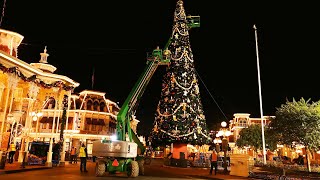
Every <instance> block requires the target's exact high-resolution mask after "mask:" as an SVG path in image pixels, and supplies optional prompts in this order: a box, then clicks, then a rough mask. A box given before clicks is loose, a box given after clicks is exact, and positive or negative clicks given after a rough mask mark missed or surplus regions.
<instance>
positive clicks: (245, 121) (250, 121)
mask: <svg viewBox="0 0 320 180" xmlns="http://www.w3.org/2000/svg"><path fill="white" fill-rule="evenodd" d="M233 116H234V118H233V119H232V120H230V122H229V128H230V131H231V132H232V135H233V139H234V140H233V141H234V142H235V141H237V139H238V138H239V133H240V131H241V130H242V129H243V128H247V127H248V126H250V125H254V124H258V125H261V118H251V117H250V114H248V113H235V114H233ZM271 118H274V116H263V122H264V125H265V126H268V125H269V123H270V122H271Z"/></svg>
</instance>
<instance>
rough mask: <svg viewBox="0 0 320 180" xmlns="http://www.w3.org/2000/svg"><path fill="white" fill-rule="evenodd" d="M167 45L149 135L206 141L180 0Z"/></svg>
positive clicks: (179, 140) (157, 139) (169, 140)
mask: <svg viewBox="0 0 320 180" xmlns="http://www.w3.org/2000/svg"><path fill="white" fill-rule="evenodd" d="M171 38H172V41H171V43H170V45H169V48H168V49H169V50H170V53H171V54H170V59H171V63H170V66H168V68H167V71H166V74H165V75H164V77H163V79H162V91H161V98H160V101H159V103H158V106H157V110H156V114H155V121H154V127H153V131H152V132H151V139H152V142H153V143H154V144H159V145H160V144H170V143H175V142H177V143H189V144H193V145H203V144H207V143H208V142H209V140H210V139H211V138H210V137H209V136H208V129H207V125H206V119H205V115H204V112H203V107H202V103H201V98H200V92H199V86H198V80H197V77H196V72H195V67H194V64H193V63H194V60H193V54H192V50H191V47H190V42H189V28H188V25H187V19H186V14H185V10H184V7H183V2H182V1H181V0H179V1H178V2H177V5H176V10H175V12H174V24H173V29H172V35H171Z"/></svg>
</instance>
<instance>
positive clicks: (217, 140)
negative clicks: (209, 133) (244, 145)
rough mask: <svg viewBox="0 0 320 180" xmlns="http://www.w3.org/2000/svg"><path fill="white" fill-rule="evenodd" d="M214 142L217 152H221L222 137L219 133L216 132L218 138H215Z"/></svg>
mask: <svg viewBox="0 0 320 180" xmlns="http://www.w3.org/2000/svg"><path fill="white" fill-rule="evenodd" d="M213 143H214V144H215V145H216V151H217V153H219V152H220V144H221V143H222V141H221V139H220V137H219V136H218V134H216V138H215V139H214V140H213Z"/></svg>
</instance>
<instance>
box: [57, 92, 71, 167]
mask: <svg viewBox="0 0 320 180" xmlns="http://www.w3.org/2000/svg"><path fill="white" fill-rule="evenodd" d="M70 97H71V91H68V98H67V99H66V101H67V103H68V104H67V110H66V124H65V130H68V123H69V122H68V119H69V110H70V105H71V101H70ZM64 108H65V105H64V104H63V109H64ZM62 113H63V112H62ZM60 131H62V129H60ZM65 139H66V138H65V131H64V132H63V145H62V151H61V160H60V166H65V159H66V151H65V149H66V140H65Z"/></svg>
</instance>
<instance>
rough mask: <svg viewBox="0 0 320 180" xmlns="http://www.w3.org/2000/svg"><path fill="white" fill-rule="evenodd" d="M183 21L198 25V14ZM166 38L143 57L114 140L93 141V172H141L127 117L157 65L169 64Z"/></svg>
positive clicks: (137, 144) (139, 148) (140, 157)
mask: <svg viewBox="0 0 320 180" xmlns="http://www.w3.org/2000/svg"><path fill="white" fill-rule="evenodd" d="M187 24H188V27H189V28H194V27H200V16H187ZM170 42H171V39H169V41H168V43H167V44H166V46H165V47H164V50H162V49H159V48H158V47H157V48H156V49H154V50H153V51H152V54H151V56H148V57H147V63H146V64H147V65H146V68H145V69H144V71H143V73H142V74H141V76H140V78H139V80H138V81H137V82H136V84H135V86H134V87H133V89H132V90H131V92H130V94H129V96H128V97H127V99H126V100H125V102H124V103H123V105H122V106H121V108H120V111H119V113H118V114H117V116H116V118H117V126H116V133H117V140H116V141H94V142H93V147H92V155H93V156H96V157H97V162H96V168H95V173H96V176H104V175H105V174H106V172H109V173H110V174H113V173H115V172H116V171H119V172H125V173H127V175H128V177H137V176H138V175H139V174H140V175H143V174H144V161H143V158H144V157H143V155H144V152H145V147H144V145H143V144H142V143H141V142H140V140H139V139H138V137H137V135H136V134H135V133H134V132H133V130H132V129H131V127H130V121H131V120H132V118H134V114H135V112H136V109H137V107H138V102H139V100H140V98H141V96H142V95H143V93H144V91H145V89H146V86H147V85H148V83H149V81H150V79H151V78H152V76H153V74H154V72H155V71H156V69H157V68H158V66H159V65H169V64H170V51H169V50H168V46H169V45H170ZM127 138H128V139H127Z"/></svg>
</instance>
